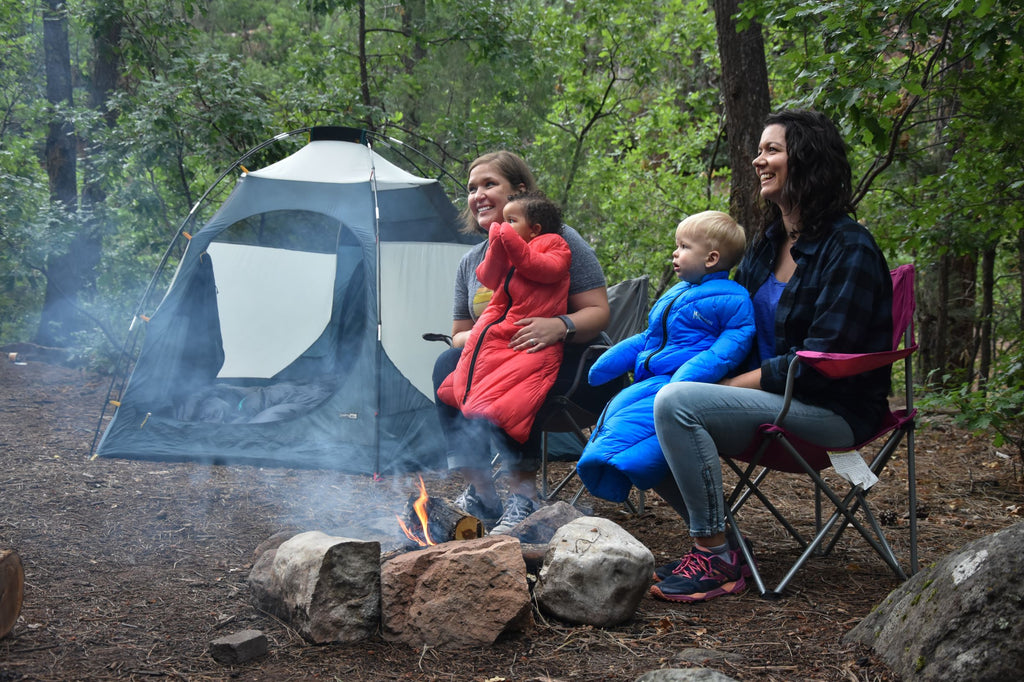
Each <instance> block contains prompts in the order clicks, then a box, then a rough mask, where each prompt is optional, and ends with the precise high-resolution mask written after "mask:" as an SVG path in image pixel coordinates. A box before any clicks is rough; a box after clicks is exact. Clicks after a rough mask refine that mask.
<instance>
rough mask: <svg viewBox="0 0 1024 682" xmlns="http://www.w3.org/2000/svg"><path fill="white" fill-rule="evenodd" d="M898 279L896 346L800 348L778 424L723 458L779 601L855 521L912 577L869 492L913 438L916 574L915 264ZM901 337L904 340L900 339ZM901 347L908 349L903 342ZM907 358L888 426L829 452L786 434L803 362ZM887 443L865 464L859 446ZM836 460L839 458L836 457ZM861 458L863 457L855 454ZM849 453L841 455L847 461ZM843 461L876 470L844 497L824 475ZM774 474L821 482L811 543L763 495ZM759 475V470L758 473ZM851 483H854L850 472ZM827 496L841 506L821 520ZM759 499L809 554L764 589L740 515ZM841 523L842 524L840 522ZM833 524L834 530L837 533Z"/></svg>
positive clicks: (849, 364) (823, 364)
mask: <svg viewBox="0 0 1024 682" xmlns="http://www.w3.org/2000/svg"><path fill="white" fill-rule="evenodd" d="M892 279H893V350H892V351H887V352H879V353H864V354H840V353H817V352H811V351H798V352H797V357H796V358H794V360H793V362H792V363H791V364H790V366H789V374H788V377H787V382H786V392H785V403H784V405H783V407H782V409H781V410H780V412H779V414H778V416H777V417H776V418H775V421H773V422H772V423H771V424H764V425H762V426H761V427H759V429H758V433H757V438H755V439H754V443H752V445H751V447H750V448H748V450H747V451H745V452H744V453H742V454H740V455H737V456H735V457H723V460H724V461H725V462H726V464H728V465H729V467H730V468H731V469H732V470H733V471H734V472H735V473H736V475H737V476H738V477H739V482H738V483H737V484H736V487H735V489H734V490H733V491H732V494H731V495H730V496H729V498H728V499H727V501H726V505H725V508H726V518H727V519H728V521H729V524H730V525H731V527H732V531H733V533H735V537H736V539H737V542H738V545H739V547H740V551H741V552H742V553H743V555H744V558H745V559H746V561H747V563H748V565H749V566H750V569H751V571H752V573H753V575H752V577H753V580H754V582H755V584H756V585H757V589H758V590H759V591H760V593H761V595H762V596H765V597H770V598H777V597H779V596H781V593H782V591H783V590H784V589H785V588H786V586H787V585H789V583H790V581H791V580H792V579H793V576H794V575H795V574H796V573H797V571H799V570H800V568H802V567H803V565H804V564H805V563H806V562H807V560H808V559H809V558H810V557H811V555H813V554H821V555H827V554H828V553H830V552H831V551H832V549H833V548H834V547H835V545H836V542H837V541H838V540H839V538H840V536H841V535H842V533H843V531H844V530H846V528H847V527H849V526H853V527H854V528H856V530H857V531H858V532H859V533H860V535H861V536H862V537H863V538H864V539H865V540H866V541H867V542H868V544H869V545H870V546H871V547H872V548H873V549H874V550H875V552H876V553H878V555H879V556H880V557H881V558H882V559H883V560H884V561H885V562H886V563H887V564H888V565H889V567H890V568H891V569H892V570H893V572H894V573H895V574H896V576H897V577H899V578H900V579H903V580H905V579H906V578H907V573H905V572H904V570H903V569H902V568H901V566H900V562H899V561H898V560H897V558H896V555H895V553H894V552H893V550H892V548H891V547H890V545H889V543H888V542H887V541H886V538H885V535H884V534H883V532H882V529H881V526H880V524H879V522H878V520H877V519H876V517H875V515H874V513H873V512H872V510H871V508H870V507H869V506H868V502H867V499H866V497H865V496H866V494H867V492H868V490H867V489H868V488H869V487H870V486H871V484H872V480H871V479H872V475H873V476H875V477H877V476H879V475H881V474H882V472H883V469H884V468H885V467H886V465H887V464H888V463H889V461H890V460H891V459H892V457H893V456H894V454H895V453H896V451H897V449H898V448H899V446H900V444H901V443H903V442H905V443H906V457H907V498H908V506H909V513H908V516H909V526H910V529H909V536H910V537H909V541H910V548H909V549H910V551H909V554H910V557H909V564H910V565H909V572H910V573H911V574H913V573H915V572H916V571H917V514H916V511H917V510H916V507H917V490H916V484H915V471H914V466H915V464H914V417H915V415H916V414H917V410H916V409H915V408H914V399H913V373H912V371H911V369H912V368H911V356H912V355H913V353H914V351H915V350H916V349H917V345H916V344H915V342H914V323H913V317H914V266H913V265H902V266H900V267H898V268H896V269H895V270H893V271H892ZM901 342H902V343H901ZM901 346H902V347H901ZM900 360H902V361H903V363H904V389H903V390H904V397H905V400H906V407H905V408H903V409H898V410H895V411H890V413H889V414H888V415H887V416H886V418H885V419H884V420H883V424H882V426H881V428H879V430H878V432H877V433H875V434H874V435H873V436H871V438H869V439H868V440H867V441H865V442H864V443H860V444H858V445H856V446H854V448H852V449H851V451H850V452H848V453H836V452H831V453H830V452H829V451H828V450H827V449H826V448H824V447H821V446H819V445H815V444H812V443H808V442H806V441H803V440H801V439H799V438H796V437H795V436H793V435H792V434H790V433H788V432H787V431H786V414H787V412H788V411H789V405H790V401H791V400H792V394H793V383H794V378H795V376H796V371H797V368H798V367H799V365H801V364H806V365H809V366H810V367H813V368H814V369H815V370H817V371H818V372H821V373H822V374H824V375H825V376H827V377H830V378H833V379H838V378H843V377H849V376H854V375H857V374H861V373H863V372H866V371H870V370H872V369H877V368H879V367H884V366H886V365H892V364H895V363H896V362H898V361H900ZM883 438H884V439H885V441H884V444H883V445H882V447H881V449H880V450H879V451H878V453H877V454H876V455H875V456H874V458H873V459H872V460H871V461H870V463H867V462H865V461H864V460H863V459H862V458H861V456H860V454H859V452H856V451H858V450H860V448H862V447H865V446H867V445H869V444H872V443H875V442H876V441H879V442H881V439H883ZM833 457H836V458H837V459H836V460H835V462H833V459H832V458H833ZM853 457H855V458H856V459H851V458H853ZM840 458H842V459H840ZM734 460H739V461H741V462H746V463H747V465H746V467H745V468H741V467H740V465H739V464H737V463H736V461H734ZM834 464H835V465H836V468H837V470H838V469H839V468H844V469H845V467H846V466H849V465H850V464H852V465H853V467H852V468H853V469H855V470H856V469H860V473H861V474H864V471H863V468H864V467H865V466H866V468H867V469H868V470H870V474H867V475H863V476H861V477H858V476H851V477H850V479H851V480H852V481H859V480H860V479H861V478H866V479H868V480H867V481H866V482H863V483H861V482H855V483H854V482H851V483H850V485H849V490H848V491H847V492H846V493H845V495H844V496H842V497H840V495H839V493H838V492H836V491H835V490H834V489H833V488H832V487H831V486H830V485H829V484H828V483H827V482H826V481H825V480H824V479H823V478H822V476H821V475H820V473H819V472H821V471H823V470H824V469H826V468H828V467H830V466H833V465H834ZM770 471H781V472H788V473H804V474H806V475H807V476H808V477H809V478H810V480H811V481H812V483H813V485H814V492H815V531H816V534H815V535H814V537H813V538H812V539H810V540H809V541H808V540H807V539H805V538H804V537H803V535H801V533H800V532H799V531H798V530H797V529H796V528H795V527H794V525H793V523H791V522H790V521H789V520H788V519H786V518H785V516H783V514H782V513H781V512H780V511H779V509H778V508H777V507H776V506H775V505H773V504H772V503H771V502H770V501H769V499H768V497H767V495H766V494H765V492H764V489H763V486H762V483H763V482H764V480H765V478H766V477H767V476H768V474H769V472H770ZM755 472H756V474H755ZM844 480H847V479H846V478H845V477H844ZM823 495H824V496H825V497H827V498H828V499H829V500H830V501H831V503H832V505H833V506H834V508H835V512H834V513H833V514H832V515H831V517H830V518H829V519H828V520H827V521H826V522H825V523H822V509H821V508H822V496H823ZM751 496H753V497H756V498H757V499H758V500H760V501H761V503H762V504H763V505H764V506H765V508H766V509H768V511H769V512H771V514H772V515H773V516H774V517H775V518H776V519H777V520H778V521H779V522H780V523H781V524H782V526H783V527H784V528H785V529H786V530H787V531H788V532H789V534H790V535H791V536H793V538H794V539H795V540H796V541H797V542H798V543H799V545H800V547H801V548H802V549H803V552H802V553H801V554H800V557H799V558H798V559H797V560H796V562H795V563H794V564H793V565H792V566H791V567H790V568H789V570H788V572H787V573H786V574H785V576H784V577H783V578H782V580H781V581H780V582H779V584H778V585H777V586H776V587H775V588H774V589H773V590H771V591H769V590H768V589H767V588H766V587H765V583H764V580H763V579H762V577H761V573H760V571H759V570H758V567H757V564H756V562H755V559H754V556H753V554H752V552H751V550H750V547H749V546H748V545H747V543H745V542H740V541H739V538H740V536H741V533H740V528H739V526H738V525H737V523H736V518H735V515H736V514H737V513H738V512H739V510H740V508H741V507H742V506H743V504H744V503H745V502H746V501H747V500H748V499H749V498H750V497H751ZM858 514H859V515H860V516H861V517H863V519H864V520H865V521H866V522H867V526H865V524H864V523H863V522H862V521H861V519H859V518H858ZM840 520H841V521H842V522H841V523H840V524H839V526H838V528H836V524H837V523H839V522H840ZM833 528H835V530H834V532H833Z"/></svg>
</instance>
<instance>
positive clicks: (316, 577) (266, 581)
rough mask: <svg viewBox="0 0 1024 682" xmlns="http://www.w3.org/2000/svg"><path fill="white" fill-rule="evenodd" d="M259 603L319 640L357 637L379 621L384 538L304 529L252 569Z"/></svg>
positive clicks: (369, 632) (255, 599) (369, 631)
mask: <svg viewBox="0 0 1024 682" xmlns="http://www.w3.org/2000/svg"><path fill="white" fill-rule="evenodd" d="M249 585H250V587H251V588H252V598H253V602H254V604H255V605H256V606H257V607H258V608H261V609H263V610H264V611H268V612H270V613H273V614H274V615H276V616H278V617H280V618H282V619H284V620H286V621H288V622H290V623H292V625H294V626H295V628H296V629H297V630H298V631H299V633H301V634H302V636H303V637H305V638H306V639H308V640H309V641H310V642H313V643H315V644H324V643H327V642H355V641H358V640H361V639H366V638H368V637H371V636H373V635H374V634H376V632H377V626H378V624H379V623H380V543H379V542H366V541H363V540H353V539H351V538H339V537H332V536H330V535H326V534H324V533H321V532H320V531H308V532H306V533H299V534H298V535H295V536H294V537H292V538H291V539H289V540H286V541H285V542H283V543H281V545H280V546H278V547H277V549H268V550H267V551H265V552H264V553H263V554H262V555H260V557H259V559H258V560H257V561H256V563H255V565H253V567H252V570H251V571H250V572H249Z"/></svg>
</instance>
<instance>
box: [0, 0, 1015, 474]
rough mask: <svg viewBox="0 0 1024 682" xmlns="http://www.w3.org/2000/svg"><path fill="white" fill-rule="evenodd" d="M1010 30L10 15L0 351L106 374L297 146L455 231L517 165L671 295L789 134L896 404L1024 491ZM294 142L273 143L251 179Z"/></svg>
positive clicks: (531, 15)
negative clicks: (453, 214)
mask: <svg viewBox="0 0 1024 682" xmlns="http://www.w3.org/2000/svg"><path fill="white" fill-rule="evenodd" d="M1022 10H1024V4H1022V3H1021V2H1019V1H1017V0H1005V1H1002V2H999V1H996V0H981V1H980V2H979V1H976V0H971V1H970V2H967V1H962V0H943V1H931V0H915V1H913V2H911V1H906V0H887V1H885V2H883V1H882V0H835V1H832V2H820V3H807V2H801V1H796V0H746V1H744V2H739V1H738V0H710V2H709V1H707V0H648V1H645V2H639V3H638V2H635V1H634V0H576V1H571V0H516V1H514V2H513V1H508V0H434V1H430V0H390V1H389V2H380V1H379V0H294V1H289V2H282V1H279V0H245V1H244V2H243V1H240V0H209V1H206V2H203V1H199V0H70V1H68V2H61V1H60V0H42V1H40V0H6V1H5V2H4V3H3V4H2V5H0V344H10V343H13V342H32V343H35V344H38V345H40V346H45V347H58V348H63V349H67V350H68V352H69V354H70V355H71V356H72V358H73V361H74V362H76V363H79V364H82V365H85V366H88V367H89V368H91V369H95V370H99V371H108V370H110V369H111V368H112V367H113V366H114V364H115V361H116V358H117V356H118V354H119V352H120V350H121V348H122V346H123V344H124V341H125V336H126V334H127V333H128V324H129V322H131V321H132V319H133V317H134V315H135V311H136V307H137V306H138V304H139V301H140V300H141V299H140V297H141V296H142V295H143V292H144V291H145V290H146V287H147V285H148V284H149V283H150V278H151V276H152V273H153V272H154V270H155V269H156V267H157V265H158V264H159V263H160V262H161V261H162V260H163V259H165V258H169V260H170V265H171V267H170V268H169V271H170V272H173V265H174V262H175V259H176V258H177V256H178V255H180V254H179V253H178V252H176V251H175V250H174V249H168V244H169V243H171V241H172V239H173V238H174V237H175V235H176V234H178V233H179V232H180V231H181V230H182V229H184V228H187V227H188V226H189V225H192V224H195V223H199V224H201V223H202V221H203V220H204V218H206V217H209V215H210V214H211V213H212V211H213V210H214V209H215V208H216V206H217V205H218V203H219V201H220V199H222V198H223V197H224V196H226V194H227V193H228V192H229V191H230V189H231V184H232V182H231V178H232V177H233V176H232V173H235V174H237V172H240V171H239V169H238V168H237V166H236V165H235V164H236V161H237V160H238V159H239V158H240V157H242V156H243V155H244V154H246V152H247V151H249V150H252V149H253V148H255V147H258V146H259V145H261V144H262V143H264V142H265V141H267V140H269V139H271V138H273V137H274V136H275V135H277V134H279V133H282V132H286V131H293V130H299V129H302V128H305V127H308V126H313V125H345V126H353V127H359V128H365V129H367V130H370V131H373V132H375V133H379V134H381V135H384V136H387V137H389V138H391V139H392V140H394V144H395V145H398V146H402V145H408V146H409V147H410V148H414V149H416V150H419V151H420V152H422V153H423V154H425V155H426V156H427V157H430V158H431V159H433V160H434V161H435V162H436V164H437V165H436V166H433V165H432V166H430V168H434V169H436V173H435V174H436V175H437V176H438V177H442V178H443V179H444V180H445V182H446V186H447V189H448V191H449V194H450V196H451V197H452V199H453V200H454V201H455V202H456V204H457V205H461V204H464V196H465V191H464V188H463V187H462V186H461V182H462V179H464V178H465V176H466V167H467V164H468V163H469V162H470V161H472V159H474V158H475V157H476V156H478V155H480V154H481V153H484V152H488V151H492V150H495V149H499V148H504V149H510V150H513V151H516V152H518V153H520V154H522V155H523V156H524V157H525V158H526V159H527V160H528V161H529V163H530V164H531V166H532V167H533V168H534V170H535V171H536V173H537V176H538V180H539V181H540V185H541V187H542V188H543V189H544V190H545V191H546V192H547V193H548V194H549V195H551V196H552V197H554V198H555V199H557V200H558V201H559V202H560V203H561V204H562V205H563V206H564V208H565V212H566V216H567V218H568V222H569V223H570V224H572V225H573V226H575V227H577V228H578V229H579V230H580V232H581V233H582V234H584V235H585V236H586V237H587V238H588V239H589V240H590V242H591V243H592V244H593V246H594V248H595V249H596V251H597V254H598V257H599V259H600V261H601V263H602V265H603V266H604V268H605V272H606V275H607V277H608V279H609V282H615V281H618V280H620V279H623V278H626V277H632V276H636V275H639V274H643V273H646V274H649V275H650V276H651V277H652V280H653V281H654V284H655V286H654V287H652V296H657V295H659V294H660V293H661V292H662V291H663V290H664V289H665V288H667V287H668V286H669V285H670V284H671V283H672V279H673V276H672V271H671V264H670V260H669V255H670V251H671V235H672V230H673V229H674V226H675V225H676V223H677V222H678V221H679V220H680V219H681V218H683V217H685V216H686V215H688V214H690V213H695V212H697V211H701V210H705V209H709V208H715V209H722V210H730V211H731V212H733V214H734V215H736V216H737V217H738V218H739V219H740V220H741V222H742V223H743V224H744V225H745V226H746V227H747V228H748V231H753V230H755V229H756V228H757V227H758V225H759V220H760V219H759V214H758V211H757V205H756V201H755V198H754V197H755V188H756V178H755V176H754V173H753V170H752V167H751V166H750V161H751V160H752V158H753V157H754V155H755V150H756V144H757V139H758V137H759V135H760V131H761V121H762V120H763V117H764V115H765V114H767V113H768V112H769V111H770V110H776V109H780V108H785V107H811V108H816V109H819V110H821V111H824V112H825V113H827V114H828V115H829V116H831V117H832V118H833V119H834V120H835V121H836V122H837V123H838V124H839V126H840V128H841V130H842V132H843V134H844V137H845V139H846V141H847V143H848V144H849V146H850V152H851V159H852V161H853V166H854V182H855V198H856V201H857V218H858V219H859V220H860V221H861V222H863V223H864V224H865V225H867V226H868V227H869V229H870V230H871V231H872V233H873V234H874V235H875V237H876V239H877V240H878V241H879V243H880V245H881V246H882V248H883V250H884V252H885V253H886V255H887V257H888V259H889V262H890V265H891V266H895V265H897V264H899V263H904V262H911V261H912V262H914V263H916V265H917V269H918V281H919V286H918V299H919V301H918V317H917V332H918V337H919V338H920V340H921V342H922V349H921V352H920V354H919V357H920V358H921V362H920V363H919V368H920V370H921V371H920V375H919V376H918V377H916V379H917V381H919V382H921V383H922V384H928V385H929V387H930V389H931V390H930V391H929V395H930V399H931V400H932V401H933V405H935V406H943V407H947V408H953V410H954V411H955V412H957V413H958V414H959V416H960V419H961V420H962V421H964V422H966V423H967V424H968V425H969V426H971V427H974V428H979V429H985V428H987V429H994V432H995V433H996V434H997V435H996V438H997V445H999V444H1001V443H1002V442H1004V441H1008V442H1009V443H1011V444H1013V445H1015V446H1016V447H1017V454H1018V456H1020V457H1021V462H1022V463H1024V421H1022V419H1021V417H1020V415H1021V414H1022V413H1024V369H1022V361H1024V352H1022V346H1021V341H1022V338H1024V333H1022V306H1024V295H1022V292H1024V267H1022V265H1024V116H1022V115H1021V113H1020V112H1021V111H1024V54H1022V45H1024V11H1022ZM304 141H305V140H304V137H303V136H301V135H295V136H289V137H286V138H284V139H282V140H280V141H278V142H275V143H272V144H267V145H266V146H264V147H262V148H260V149H259V150H258V151H256V152H254V153H253V154H252V155H250V156H248V157H247V161H246V164H247V165H249V166H250V167H254V168H259V167H262V166H265V165H267V164H268V163H271V162H273V161H275V160H277V159H279V158H282V157H284V156H285V155H287V154H288V153H291V152H292V151H294V150H295V148H297V147H298V146H301V144H303V142H304ZM222 176H224V177H228V180H227V181H226V182H219V180H220V179H222ZM229 176H230V177H229ZM211 187H213V188H214V189H215V191H214V192H211V193H210V194H209V195H208V196H206V197H205V200H204V201H202V202H198V206H197V201H198V200H199V199H200V197H203V195H204V192H205V191H206V190H207V189H208V188H211ZM194 207H195V210H194V211H193V208H194ZM190 211H191V213H190ZM144 312H145V311H144ZM148 312H152V311H148Z"/></svg>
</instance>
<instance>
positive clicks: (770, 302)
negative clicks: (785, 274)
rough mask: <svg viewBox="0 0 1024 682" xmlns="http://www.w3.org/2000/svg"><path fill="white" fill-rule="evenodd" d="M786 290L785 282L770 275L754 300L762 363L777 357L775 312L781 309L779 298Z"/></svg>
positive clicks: (758, 349) (758, 350)
mask: <svg viewBox="0 0 1024 682" xmlns="http://www.w3.org/2000/svg"><path fill="white" fill-rule="evenodd" d="M785 288H786V283H785V282H780V281H779V280H777V279H775V274H774V273H769V275H768V279H766V280H765V281H764V284H762V285H761V286H760V287H758V289H757V292H756V293H755V294H754V298H753V299H752V301H753V303H754V326H755V327H756V329H757V352H758V354H759V355H760V359H761V362H764V361H765V360H767V359H769V358H774V357H775V310H776V309H777V308H778V307H779V298H781V297H782V290H783V289H785Z"/></svg>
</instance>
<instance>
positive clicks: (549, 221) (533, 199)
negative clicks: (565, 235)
mask: <svg viewBox="0 0 1024 682" xmlns="http://www.w3.org/2000/svg"><path fill="white" fill-rule="evenodd" d="M513 202H515V203H519V204H522V206H523V216H524V217H525V218H526V220H527V221H528V222H529V223H530V224H531V225H534V224H536V225H540V228H541V229H540V233H541V234H561V233H562V209H561V208H559V206H558V204H556V203H555V202H553V201H552V200H551V199H548V197H547V195H545V194H544V193H543V192H541V191H540V190H539V189H535V190H527V191H525V192H516V193H515V194H510V195H509V197H508V203H510V204H511V203H513Z"/></svg>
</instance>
